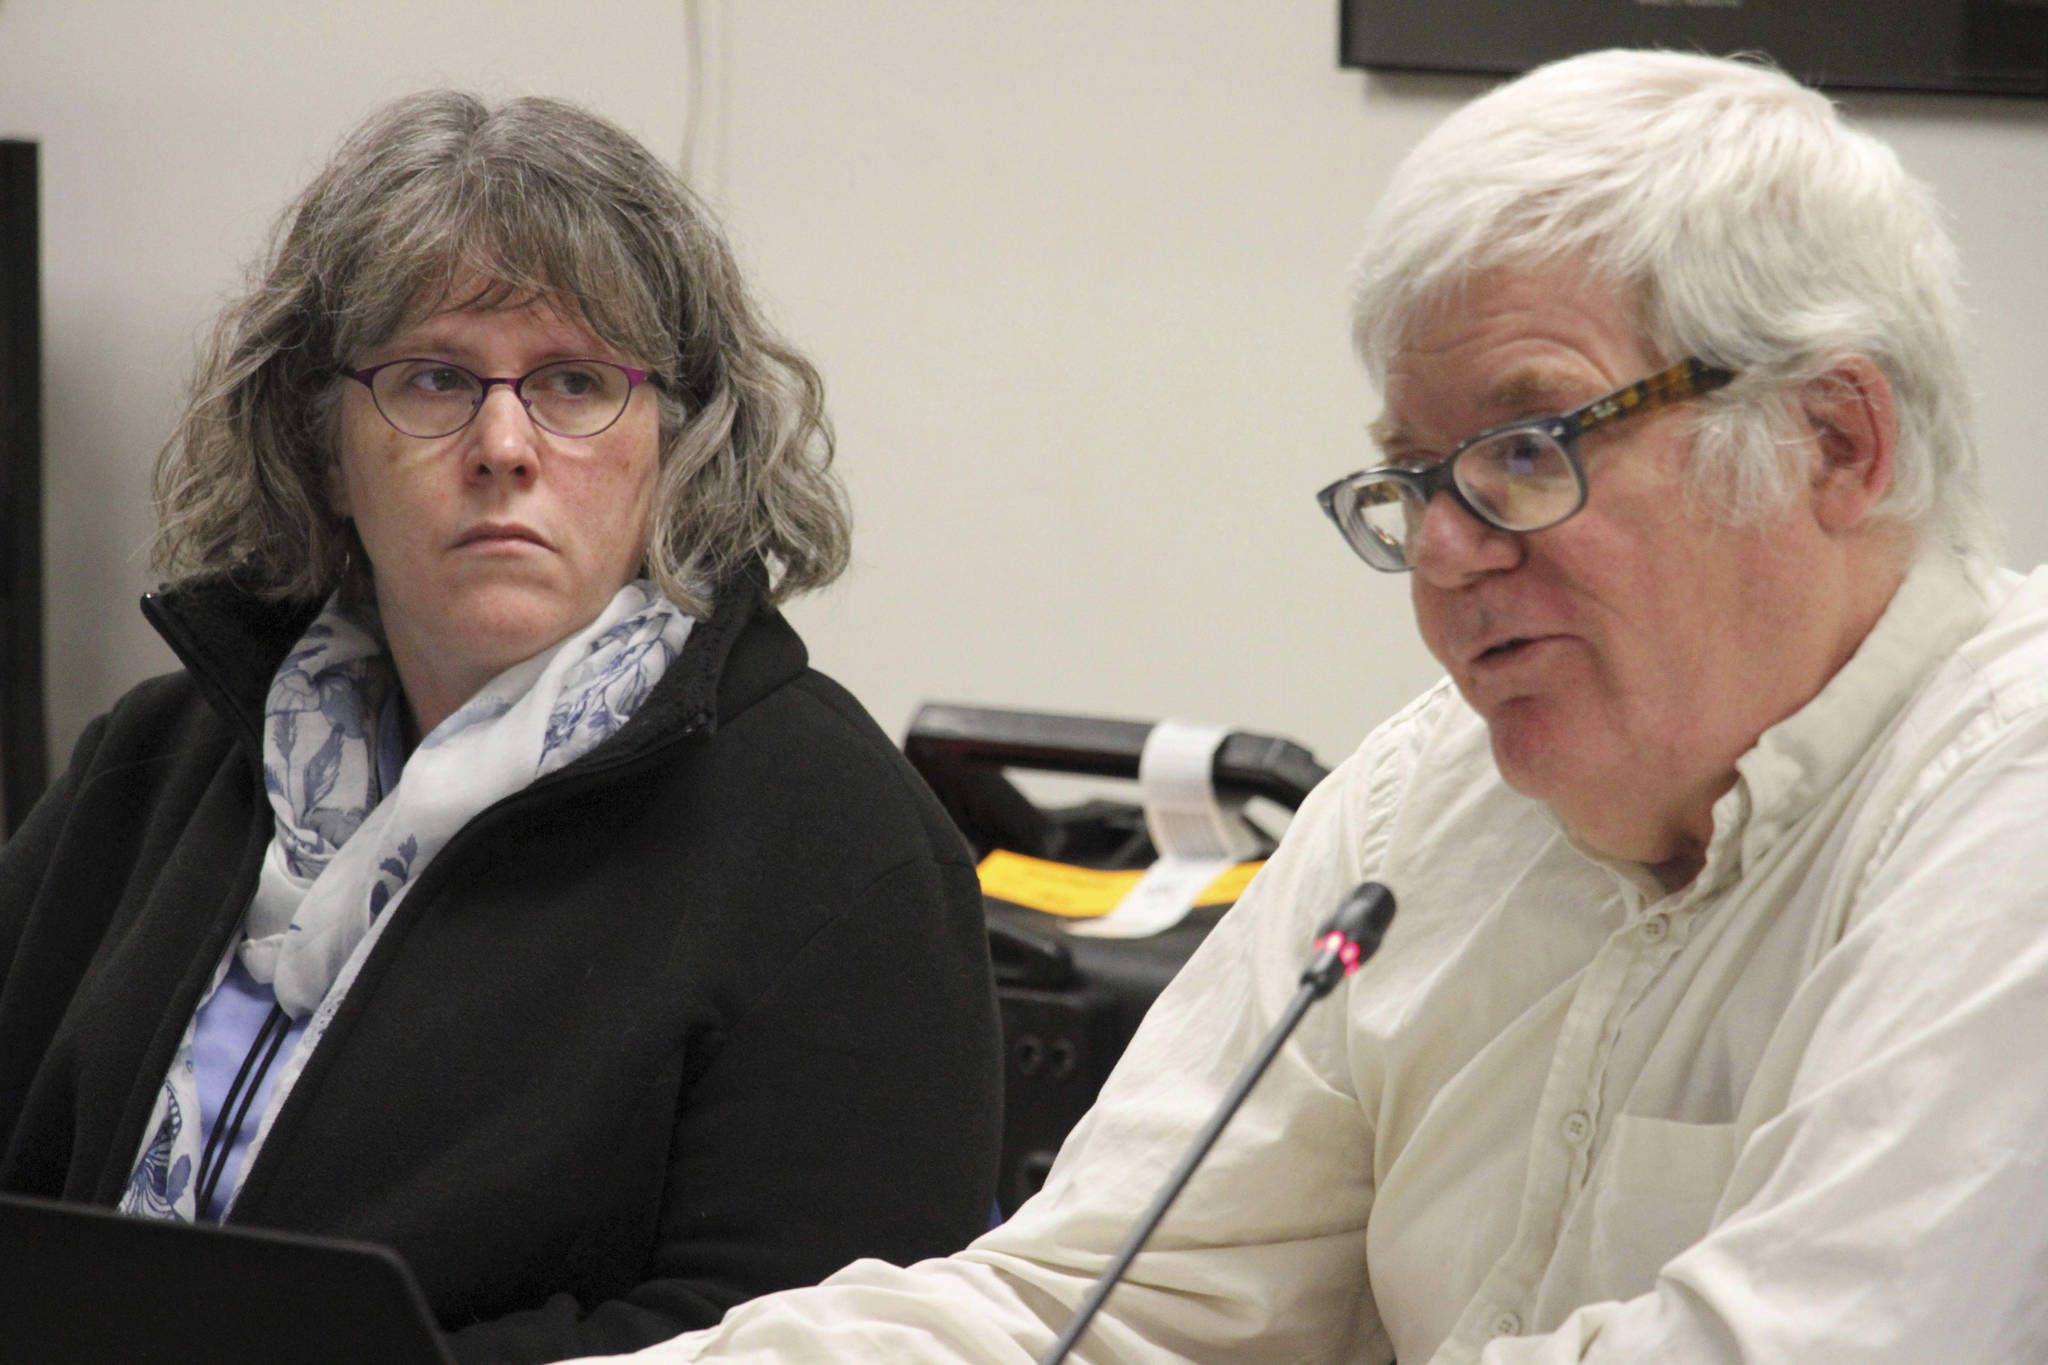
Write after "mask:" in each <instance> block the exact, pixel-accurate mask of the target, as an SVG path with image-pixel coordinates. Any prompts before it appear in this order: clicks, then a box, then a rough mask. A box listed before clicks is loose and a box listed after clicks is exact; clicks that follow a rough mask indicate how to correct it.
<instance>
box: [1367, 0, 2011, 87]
mask: <svg viewBox="0 0 2048 1365" xmlns="http://www.w3.org/2000/svg"><path fill="white" fill-rule="evenodd" d="M1339 4H1340V6H1341V9H1340V28H1341V36H1340V38H1339V47H1340V56H1341V59H1342V61H1343V63H1344V65H1346V66H1361V67H1378V68H1385V69H1392V70H1410V71H1469V72H1480V73H1492V74H1512V73H1516V72H1521V71H1527V70H1528V69H1529V68H1530V67H1532V66H1540V65H1541V64H1543V63H1544V62H1547V61H1552V60H1554V59H1556V58H1559V57H1568V56H1570V55H1572V54H1573V53H1576V52H1590V51H1592V50H1593V49H1595V48H1602V47H1664V48H1674V49H1678V50H1680V51H1693V52H1711V53H1717V54H1722V55H1726V54H1729V53H1735V52H1761V53H1764V54H1765V55H1767V56H1769V57H1770V58H1771V59H1772V60H1773V61H1775V62H1776V63H1777V64H1778V65H1779V66H1781V67H1783V68H1784V69H1785V70H1787V71H1789V72H1790V73H1792V74H1793V75H1794V76H1797V77H1798V78H1799V79H1800V80H1802V81H1805V82H1806V83H1808V84H1810V85H1819V86H1832V87H1836V88H1843V89H1874V90H1946V91H1957V92H1963V93H1969V94H2000V95H2036V96H2048V0H1339Z"/></svg>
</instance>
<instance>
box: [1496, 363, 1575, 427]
mask: <svg viewBox="0 0 2048 1365" xmlns="http://www.w3.org/2000/svg"><path fill="white" fill-rule="evenodd" d="M1583 383H1584V376H1582V375H1576V374H1573V373H1572V372H1571V371H1569V370H1567V369H1565V368H1563V367H1561V366H1556V365H1531V366H1527V367H1525V368H1523V369H1519V370H1515V371H1514V372H1512V373H1510V374H1509V375H1508V376H1507V378H1505V379H1503V380H1502V381H1501V382H1500V383H1499V384H1497V385H1495V386H1494V388H1493V391H1492V392H1491V393H1489V394H1488V395H1487V396H1486V401H1485V403H1484V404H1483V409H1484V410H1485V411H1487V412H1494V413H1499V414H1501V420H1503V421H1511V420H1513V419H1514V418H1515V417H1516V416H1521V415H1532V414H1534V413H1537V412H1540V411H1550V412H1555V411H1562V410H1563V409H1564V408H1565V407H1567V406H1570V405H1571V404H1570V395H1571V394H1573V393H1575V392H1576V391H1577V390H1578V389H1579V387H1580V386H1581V385H1582V384H1583Z"/></svg>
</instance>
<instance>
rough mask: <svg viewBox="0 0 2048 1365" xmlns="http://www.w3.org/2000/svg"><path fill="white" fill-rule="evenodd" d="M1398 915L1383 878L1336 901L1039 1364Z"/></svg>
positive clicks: (1065, 1340) (1098, 1302) (1088, 1318)
mask: <svg viewBox="0 0 2048 1365" xmlns="http://www.w3.org/2000/svg"><path fill="white" fill-rule="evenodd" d="M1393 918H1394V893H1393V892H1391V891H1389V890H1387V888H1386V887H1384V886H1381V885H1380V884H1379V883H1378V882H1360V883H1359V884H1358V885H1357V886H1355V887H1353V888H1352V889H1351V892H1350V894H1348V895H1346V896H1345V897H1344V899H1343V900H1341V901H1339V902H1338V903H1337V910H1336V913H1334V914H1332V915H1331V916H1330V919H1329V922H1328V923H1326V924H1324V925H1323V927H1322V929H1321V930H1319V931H1318V932H1317V934H1316V950H1315V955H1314V956H1313V957H1311V958H1310V959H1309V960H1308V965H1307V966H1306V967H1304V968H1302V969H1301V989H1299V990H1297V991H1296V992H1295V993H1294V998H1293V999H1292V1000H1290V1001H1288V1002H1287V1008H1286V1009H1285V1010H1282V1011H1281V1013H1280V1020H1279V1022H1278V1023H1276V1024H1274V1025H1273V1029H1272V1031H1271V1032H1270V1033H1268V1034H1267V1035H1266V1039H1265V1041H1264V1042H1262V1043H1260V1044H1259V1050H1258V1052H1257V1053H1256V1054H1254V1056H1253V1057H1252V1059H1251V1060H1250V1061H1249V1062H1247V1063H1245V1066H1244V1069H1243V1070H1242V1071H1240V1072H1238V1074H1237V1079H1236V1080H1234V1081H1232V1082H1231V1083H1230V1089H1229V1091H1228V1092H1227V1093H1226V1094H1225V1095H1224V1096H1223V1101H1222V1103H1220V1104H1218V1105H1217V1106H1216V1112H1215V1113H1214V1114H1212V1115H1211V1116H1210V1118H1209V1122H1208V1123H1207V1124H1206V1125H1204V1127H1203V1128H1202V1131H1201V1132H1200V1133H1198V1134H1196V1136H1195V1140H1194V1141H1193V1142H1192V1143H1190V1144H1189V1145H1188V1150H1187V1153H1186V1155H1184V1156H1182V1157H1181V1159H1180V1164H1179V1165H1178V1166H1176V1167H1174V1168H1173V1174H1171V1175H1169V1176H1167V1177H1166V1183H1165V1184H1164V1185H1162V1186H1161V1187H1160V1189H1159V1193H1158V1194H1156V1195H1154V1196H1153V1198H1152V1203H1151V1205H1150V1206H1149V1207H1148V1208H1147V1209H1146V1210H1145V1211H1144V1212H1143V1213H1142V1214H1140V1215H1138V1221H1137V1223H1136V1225H1135V1226H1133V1227H1132V1229H1131V1233H1130V1236H1129V1237H1127V1238H1125V1239H1124V1244H1123V1246H1122V1247H1121V1248H1120V1249H1119V1250H1118V1251H1117V1253H1116V1255H1115V1256H1114V1257H1112V1258H1111V1260H1110V1263H1109V1264H1108V1265H1107V1266H1106V1267H1104V1268H1103V1271H1102V1274H1100V1275H1099V1276H1097V1277H1096V1280H1095V1284H1094V1285H1093V1287H1091V1288H1090V1289H1089V1291H1088V1297H1087V1298H1085V1299H1083V1300H1082V1301H1081V1306H1080V1307H1079V1308H1076V1309H1075V1310H1074V1316H1073V1317H1071V1318H1069V1319H1068V1320H1067V1325H1066V1328H1065V1330H1063V1331H1062V1332H1061V1333H1060V1335H1059V1339H1058V1340H1057V1341H1055V1342H1053V1344H1052V1347H1051V1349H1050V1350H1048V1351H1047V1352H1046V1353H1045V1354H1044V1355H1043V1356H1041V1357H1040V1358H1039V1362H1038V1365H1060V1362H1061V1361H1063V1360H1065V1359H1066V1358H1067V1352H1069V1351H1071V1350H1073V1349H1074V1343H1075V1342H1077V1341H1079V1340H1080V1339H1081V1334H1082V1333H1083V1332H1085V1331H1087V1330H1088V1324H1089V1323H1091V1322H1093V1321H1094V1320H1095V1314H1096V1313H1097V1312H1098V1311H1099V1310H1100V1309H1101V1307H1102V1305H1103V1302H1104V1301H1105V1300H1107V1299H1108V1298H1109V1291H1110V1290H1112V1289H1114V1288H1116V1285H1117V1281H1118V1280H1121V1279H1122V1278H1123V1277H1124V1272H1125V1271H1126V1270H1129V1269H1130V1268H1131V1262H1132V1261H1134V1260H1136V1259H1137V1258H1138V1252H1139V1251H1140V1250H1142V1249H1143V1247H1144V1245H1145V1243H1146V1242H1147V1241H1148V1240H1150V1238H1151V1236H1152V1233H1153V1231H1154V1230H1155V1229H1156V1228H1158V1226H1159V1221H1160V1220H1161V1219H1162V1218H1164V1217H1166V1211H1167V1209H1169V1208H1171V1207H1172V1206H1173V1201H1174V1200H1176V1199H1178V1198H1179V1197H1180V1192H1181V1190H1182V1189H1184V1188H1185V1187H1186V1186H1187V1183H1188V1178H1189V1177H1190V1176H1192V1175H1193V1174H1194V1173H1195V1167H1197V1166H1199V1165H1201V1164H1202V1158H1204V1157H1206V1156H1208V1155H1209V1149H1210V1148H1211V1147H1214V1146H1215V1145H1216V1139H1217V1138H1219V1137H1221V1136H1223V1126H1224V1125H1225V1124H1227V1123H1229V1122H1230V1119H1231V1116H1232V1115H1233V1114H1235V1113H1236V1112H1237V1110H1238V1106H1240V1105H1242V1104H1243V1103H1244V1101H1245V1096H1247V1095H1249V1094H1251V1093H1252V1087H1253V1086H1254V1085H1257V1084H1258V1082H1259V1077H1261V1076H1263V1075H1265V1074H1266V1068H1267V1067H1268V1066H1271V1065H1272V1063H1273V1058H1274V1057H1276V1056H1278V1055H1279V1053H1280V1045H1281V1044H1282V1043H1285V1042H1286V1041H1287V1037H1288V1035H1289V1034H1291V1033H1293V1032H1294V1026H1295V1025H1296V1024H1299V1023H1300V1022H1301V1017H1302V1016H1303V1015H1304V1014H1307V1013H1308V1007H1309V1006H1310V1005H1313V1004H1314V1003H1315V1002H1316V1001H1318V1000H1320V999H1322V998H1323V997H1324V996H1326V995H1328V994H1329V993H1330V992H1331V990H1332V989H1334V988H1335V987H1336V985H1337V983H1338V982H1339V981H1341V980H1343V979H1344V978H1345V977H1347V976H1349V975H1351V973H1353V972H1355V971H1357V970H1358V969H1359V968H1360V967H1362V966H1363V965H1365V960H1366V959H1367V958H1369V957H1371V956H1372V955H1373V954H1374V953H1375V952H1377V951H1378V950H1379V946H1380V939H1381V938H1383V937H1384V936H1385V935H1386V932H1387V924H1388V923H1389V922H1390V921H1391V920H1392V919H1393Z"/></svg>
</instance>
